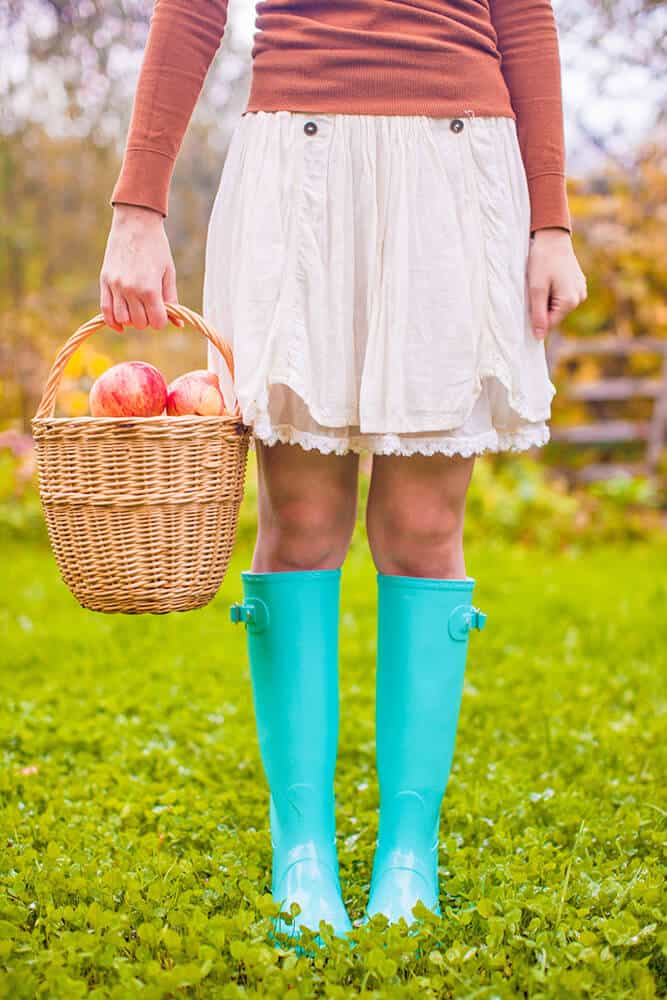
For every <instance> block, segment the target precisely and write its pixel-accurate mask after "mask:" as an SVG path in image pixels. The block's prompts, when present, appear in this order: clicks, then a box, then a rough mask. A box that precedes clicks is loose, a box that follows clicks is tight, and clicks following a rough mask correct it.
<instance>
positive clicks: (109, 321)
mask: <svg viewBox="0 0 667 1000" xmlns="http://www.w3.org/2000/svg"><path fill="white" fill-rule="evenodd" d="M100 308H101V310H102V314H103V316H104V322H105V323H106V325H107V326H110V327H111V329H112V330H118V332H119V333H122V332H123V328H122V326H121V325H120V323H117V322H116V318H115V317H114V314H113V298H112V295H111V289H110V288H109V286H108V284H107V283H106V281H103V282H102V290H101V295H100Z"/></svg>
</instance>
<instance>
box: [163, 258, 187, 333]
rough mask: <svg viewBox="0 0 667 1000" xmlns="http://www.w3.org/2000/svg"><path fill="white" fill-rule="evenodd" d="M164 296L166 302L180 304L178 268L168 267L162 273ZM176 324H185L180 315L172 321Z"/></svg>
mask: <svg viewBox="0 0 667 1000" xmlns="http://www.w3.org/2000/svg"><path fill="white" fill-rule="evenodd" d="M162 298H163V299H164V301H165V302H170V303H171V304H172V305H178V292H177V291H176V270H175V268H173V267H167V268H166V269H165V272H164V274H163V275H162ZM172 322H173V323H174V324H175V325H176V326H185V321H184V320H182V319H181V318H180V317H176V319H174V320H173V321H172Z"/></svg>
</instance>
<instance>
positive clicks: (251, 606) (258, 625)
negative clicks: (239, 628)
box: [229, 597, 269, 632]
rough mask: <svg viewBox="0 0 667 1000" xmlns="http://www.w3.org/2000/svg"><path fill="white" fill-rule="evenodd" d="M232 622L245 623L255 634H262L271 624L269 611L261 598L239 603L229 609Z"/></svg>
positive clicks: (251, 598) (252, 598)
mask: <svg viewBox="0 0 667 1000" xmlns="http://www.w3.org/2000/svg"><path fill="white" fill-rule="evenodd" d="M229 618H230V621H233V622H235V623H238V622H244V623H245V625H246V626H247V627H248V626H249V627H250V628H251V630H252V631H253V632H261V631H262V630H263V629H265V628H266V626H267V625H268V624H269V609H268V608H267V606H266V604H265V603H264V601H262V600H260V598H259V597H250V598H248V600H247V601H237V602H235V603H234V604H232V605H231V606H230V608H229Z"/></svg>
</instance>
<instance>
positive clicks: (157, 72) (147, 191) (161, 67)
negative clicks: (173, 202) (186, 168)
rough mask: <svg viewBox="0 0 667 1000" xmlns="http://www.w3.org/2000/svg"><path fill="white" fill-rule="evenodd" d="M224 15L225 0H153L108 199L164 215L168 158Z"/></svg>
mask: <svg viewBox="0 0 667 1000" xmlns="http://www.w3.org/2000/svg"><path fill="white" fill-rule="evenodd" d="M226 20H227V0H155V4H154V7H153V13H152V16H151V22H150V27H149V31H148V39H147V42H146V48H145V50H144V56H143V61H142V64H141V71H140V73H139V80H138V82H137V89H136V92H135V96H134V104H133V107H132V118H131V121H130V128H129V132H128V137H127V144H126V148H125V155H124V158H123V164H122V167H121V171H120V175H119V177H118V179H117V181H116V185H115V187H114V189H113V193H112V195H111V199H110V204H112V205H115V204H116V203H124V204H129V205H140V206H142V207H144V208H152V209H154V210H155V211H157V212H160V214H161V215H162V216H164V217H166V216H167V214H168V198H169V185H170V182H171V175H172V172H173V169H174V162H175V160H176V157H177V155H178V151H179V149H180V147H181V143H182V141H183V136H184V135H185V131H186V129H187V127H188V124H189V122H190V118H191V117H192V112H193V111H194V107H195V104H196V103H197V99H198V97H199V94H200V93H201V90H202V87H203V85H204V79H205V77H206V74H207V72H208V69H209V67H210V65H211V63H212V62H213V58H214V56H215V54H216V52H217V50H218V48H219V46H220V43H221V41H222V37H223V34H224V30H225V24H226Z"/></svg>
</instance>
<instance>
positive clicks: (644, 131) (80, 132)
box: [0, 0, 667, 547]
mask: <svg viewBox="0 0 667 1000" xmlns="http://www.w3.org/2000/svg"><path fill="white" fill-rule="evenodd" d="M554 9H555V11H556V16H557V21H558V26H559V36H560V41H561V56H562V63H563V90H564V106H565V124H566V144H567V150H568V160H567V170H568V185H569V193H570V205H571V210H572V217H573V224H574V242H575V249H576V252H577V255H578V258H579V261H580V263H581V266H582V268H583V270H584V272H585V273H586V275H587V279H588V289H589V294H588V299H587V300H586V302H585V303H583V304H582V305H581V306H580V307H579V308H578V309H577V310H576V311H575V312H574V313H573V314H572V315H571V316H569V317H568V318H567V320H566V322H565V323H564V324H563V327H562V328H561V330H560V331H559V333H560V334H562V335H564V336H576V337H583V338H595V337H599V336H601V335H604V336H614V337H621V338H637V339H638V340H640V339H641V338H645V337H650V338H661V339H666V338H667V299H666V296H665V291H666V289H667V227H666V225H665V223H666V222H667V140H666V136H667V129H666V126H665V110H664V109H665V107H666V106H667V105H666V103H665V89H666V86H665V80H666V79H667V74H666V73H665V70H666V69H667V66H666V63H667V58H666V57H665V49H664V38H665V34H666V31H665V29H666V27H667V12H666V10H665V7H664V5H662V4H659V3H655V2H650V0H643V2H642V0H635V2H625V0H624V2H617V0H606V2H604V3H600V2H597V0H596V2H581V0H577V2H576V3H575V2H574V0H561V2H558V0H556V2H555V3H554ZM151 10H152V2H151V0H122V2H111V0H80V2H66V0H21V2H18V0H5V4H3V5H2V7H1V9H0V35H1V37H2V38H3V43H2V47H3V53H2V55H3V58H2V60H1V61H0V537H2V536H3V535H5V536H6V535H8V534H11V535H17V534H18V535H25V536H33V537H42V538H43V537H44V535H43V527H42V520H41V515H40V511H39V502H38V499H37V495H36V490H35V474H34V461H33V456H32V447H31V439H30V419H31V417H32V416H33V414H34V412H35V409H36V407H37V403H38V400H39V396H40V393H41V388H42V386H43V383H44V379H45V376H46V373H47V372H48V368H49V366H50V364H51V362H52V360H53V357H54V355H55V352H56V350H57V348H58V346H59V345H60V344H61V343H62V342H63V341H64V340H65V339H66V337H67V336H68V335H69V334H70V333H71V332H72V331H73V330H74V329H75V328H76V327H77V326H78V325H79V324H80V323H82V322H83V321H84V320H86V319H88V318H89V317H90V316H92V315H94V314H95V313H97V312H98V311H99V272H100V269H101V265H102V259H103V256H104V249H105V244H106V239H107V235H108V230H109V225H110V222H111V214H112V209H111V207H110V205H109V198H110V195H111V191H112V188H113V185H114V182H115V179H116V177H117V175H118V171H119V168H120V162H121V157H122V153H123V146H124V141H125V136H126V133H127V127H128V123H129V117H130V112H131V105H132V98H133V92H134V86H135V83H136V78H137V74H138V71H139V66H140V62H141V56H142V51H143V46H144V44H145V40H146V34H147V31H148V25H149V21H150V15H151ZM254 17H255V8H254V3H252V2H251V0H232V2H231V4H230V13H229V21H228V28H227V31H226V33H225V38H224V40H223V44H222V47H221V51H220V53H219V54H218V56H217V58H216V60H215V62H214V64H213V66H212V67H211V70H210V72H209V75H208V77H207V79H206V83H205V86H204V90H203V93H202V96H201V98H200V101H199V103H198V105H197V108H196V111H195V114H194V116H193V118H192V121H191V124H190V127H189V129H188V132H187V135H186V137H185V140H184V142H183V146H182V149H181V152H180V155H179V158H178V161H177V164H176V168H175V172H174V178H173V183H172V189H171V196H170V214H169V217H168V219H167V221H166V229H167V232H168V235H169V238H170V242H171V245H172V249H173V253H174V258H175V261H176V267H177V276H178V291H179V299H180V301H181V302H183V303H184V304H186V305H188V306H190V307H192V308H194V309H196V310H200V309H201V293H202V280H203V263H204V245H205V239H206V229H207V224H208V218H209V213H210V210H211V207H212V203H213V198H214V196H215V193H216V189H217V185H218V183H219V179H220V174H221V170H222V166H223V163H224V157H225V151H226V148H227V146H228V143H229V139H230V135H231V132H232V130H233V128H234V125H235V123H236V121H237V120H238V117H239V115H240V113H241V111H242V110H243V106H244V103H245V100H246V96H247V91H248V88H249V85H250V74H251V48H252V34H253V31H254ZM222 332H223V333H224V331H222ZM132 357H133V358H142V359H145V360H147V361H152V362H153V363H155V364H158V365H159V366H160V368H161V369H162V370H163V371H164V373H165V375H166V376H167V377H168V378H171V377H173V376H174V375H176V374H177V373H178V372H180V371H183V370H185V369H187V368H192V367H200V366H201V365H202V364H203V363H204V359H205V352H204V346H203V344H202V342H201V340H200V338H199V337H198V336H196V335H195V334H194V333H192V332H188V331H181V330H178V329H176V328H174V327H169V328H167V329H166V330H164V331H162V332H161V333H160V334H159V335H156V334H155V333H154V332H151V331H146V332H143V333H141V332H138V331H132V330H129V331H128V332H127V333H126V334H124V335H123V336H119V335H118V334H116V333H114V332H113V331H110V330H103V331H100V332H99V333H98V334H97V335H96V336H94V337H93V338H92V339H91V340H90V341H88V343H87V344H86V345H85V346H84V347H83V348H82V349H81V350H80V351H79V353H78V354H77V355H76V356H75V357H74V358H73V359H72V361H71V362H70V364H69V366H68V369H67V372H66V377H65V379H64V380H63V384H62V390H61V393H60V397H59V412H61V413H67V414H70V415H76V414H83V413H85V412H86V410H87V393H88V389H89V387H90V385H91V384H92V381H93V380H94V378H95V377H96V376H97V375H98V374H99V373H100V372H101V371H103V370H104V369H105V368H106V367H107V366H108V365H109V364H111V363H115V362H116V361H118V360H121V359H122V358H132ZM621 365H624V366H625V367H624V368H623V369H622V371H623V372H624V373H625V374H628V375H630V376H651V377H653V378H654V379H662V378H664V372H663V371H662V370H661V368H660V359H659V358H656V357H655V356H652V355H650V354H649V353H646V354H644V353H643V352H642V351H639V352H635V353H633V354H632V355H630V356H629V358H627V359H625V360H624V361H622V360H621V359H619V358H617V357H613V356H602V355H601V356H593V357H584V356H582V357H580V358H576V359H570V360H566V361H563V363H562V364H561V363H559V364H557V365H554V367H553V368H552V371H551V374H552V378H553V380H554V382H555V383H556V385H557V388H558V389H559V390H561V389H562V390H563V391H562V392H559V393H558V394H557V396H556V398H555V399H554V404H553V426H554V427H559V426H568V425H572V424H574V425H576V424H578V423H587V422H590V421H591V420H595V419H600V418H601V417H604V418H605V419H607V418H609V417H612V418H613V417H614V416H617V415H618V414H617V413H616V410H615V406H617V405H618V406H619V407H620V403H619V404H614V403H611V404H605V406H604V407H603V408H600V407H599V406H598V407H595V406H593V407H592V408H591V407H590V406H589V405H588V404H586V403H584V402H582V401H580V400H579V401H577V400H571V399H568V397H567V393H566V392H565V389H566V387H567V386H568V385H572V384H579V383H586V382H595V381H596V380H600V379H602V378H608V377H612V376H614V375H615V374H619V373H620V372H621V368H620V366H621ZM654 405H655V403H654V401H653V400H651V399H648V398H639V397H638V398H636V399H630V400H627V401H624V403H623V415H624V416H625V417H626V418H630V419H636V420H646V419H648V418H649V416H650V413H651V412H652V407H653V406H654ZM619 412H620V411H619ZM665 419H667V413H666V414H665ZM638 446H639V447H641V442H632V441H628V442H625V443H621V444H620V445H619V444H615V445H614V446H613V449H611V448H610V447H609V446H608V445H593V446H591V447H587V448H585V449H583V450H582V449H581V448H580V447H579V448H577V447H574V446H567V445H564V444H562V443H560V442H550V443H549V444H548V445H547V446H546V447H545V448H542V449H533V450H532V452H530V453H523V454H521V455H519V454H505V455H498V456H493V455H487V456H483V457H481V458H480V459H478V461H477V468H476V474H475V477H474V482H473V487H472V489H471V493H470V495H469V501H468V525H467V530H468V532H474V533H475V534H477V535H479V534H483V535H484V536H485V537H489V538H492V537H493V536H494V534H501V535H502V536H503V537H504V538H506V539H511V540H515V541H520V542H524V543H526V544H538V545H540V546H543V547H544V546H546V547H549V546H553V547H563V546H583V545H586V544H589V543H595V542H596V541H599V540H602V539H633V538H640V537H644V538H645V537H647V536H650V535H651V533H653V532H658V533H661V534H664V530H665V526H666V525H667V489H666V483H667V456H666V455H665V453H664V450H663V453H662V455H661V457H660V461H659V463H658V467H657V470H656V474H655V475H654V476H652V477H650V478H649V477H645V476H638V477H637V476H630V477H620V476H618V477H613V478H611V479H607V480H603V481H600V482H597V483H592V484H588V485H586V484H582V483H576V482H573V481H572V478H571V477H570V476H569V475H568V474H567V472H568V468H576V467H577V465H581V464H582V463H604V462H605V461H607V460H611V459H612V458H613V460H614V461H615V462H617V463H618V462H619V461H620V462H623V461H625V460H627V461H628V462H630V461H631V460H632V458H633V456H634V454H635V452H636V451H637V448H638ZM612 452H613V454H612ZM362 470H363V475H362V489H363V490H364V491H365V490H366V488H367V483H368V472H369V460H368V457H367V456H365V457H364V460H363V462H362ZM255 489H256V470H255V465H254V460H251V462H250V464H249V474H248V499H247V502H246V503H245V505H244V511H243V518H244V519H245V520H243V521H242V525H241V529H240V530H242V531H243V530H247V531H252V530H254V529H253V525H254V518H255V507H254V495H255Z"/></svg>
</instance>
